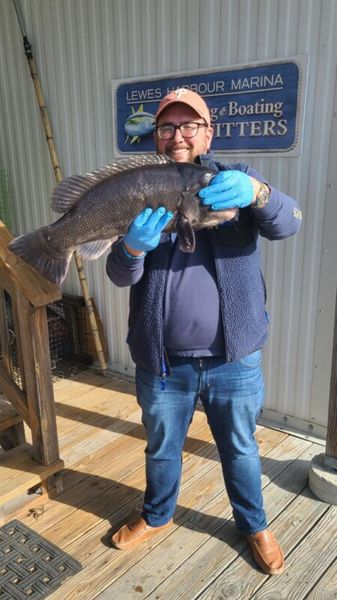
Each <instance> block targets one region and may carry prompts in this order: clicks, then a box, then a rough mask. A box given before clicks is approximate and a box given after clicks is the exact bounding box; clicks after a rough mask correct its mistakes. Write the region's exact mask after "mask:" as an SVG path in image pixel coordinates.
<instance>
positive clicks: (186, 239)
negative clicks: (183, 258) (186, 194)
mask: <svg viewBox="0 0 337 600" xmlns="http://www.w3.org/2000/svg"><path fill="white" fill-rule="evenodd" d="M174 225H175V228H176V231H177V236H178V239H179V248H180V250H182V251H183V252H194V250H195V235H194V231H193V228H192V225H191V223H190V221H189V220H188V219H187V217H185V215H183V214H181V213H179V214H178V215H177V217H176V219H175V223H174Z"/></svg>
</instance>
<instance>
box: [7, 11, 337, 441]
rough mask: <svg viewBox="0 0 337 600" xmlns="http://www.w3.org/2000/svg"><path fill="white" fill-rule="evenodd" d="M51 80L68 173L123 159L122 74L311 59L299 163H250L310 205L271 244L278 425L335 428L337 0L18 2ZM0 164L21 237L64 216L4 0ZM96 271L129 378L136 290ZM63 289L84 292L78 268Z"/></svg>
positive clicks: (269, 349)
mask: <svg viewBox="0 0 337 600" xmlns="http://www.w3.org/2000/svg"><path fill="white" fill-rule="evenodd" d="M16 1H17V4H18V6H19V8H20V10H21V12H22V16H23V22H24V24H25V28H26V32H27V35H28V38H29V40H30V42H31V43H32V46H33V52H34V56H35V59H36V62H37V66H38V72H39V76H40V80H41V83H42V88H43V92H44V95H45V99H46V105H47V108H48V112H49V115H50V119H51V122H52V126H53V132H54V137H55V142H56V147H57V150H58V154H59V158H60V162H61V166H62V168H63V172H64V175H70V174H73V173H75V172H76V173H83V172H86V171H88V170H91V169H93V168H96V167H99V166H102V165H103V164H105V163H108V162H109V161H111V160H112V159H113V154H112V152H113V150H112V148H113V144H112V133H111V132H112V123H111V118H112V117H111V91H110V84H111V80H112V79H114V78H127V77H134V76H142V75H147V74H159V73H160V74H165V73H168V72H174V71H180V70H187V69H193V68H196V69H197V68H205V67H217V66H221V65H224V66H229V65H232V64H238V63H249V62H254V61H258V60H268V59H274V58H280V59H281V58H286V57H291V56H294V55H297V54H307V55H308V57H309V79H308V92H307V106H306V114H305V120H304V144H303V151H302V154H301V155H300V156H299V157H295V158H289V157H288V158H287V157H281V158H277V157H272V158H251V159H249V162H250V163H251V164H252V165H253V166H255V167H256V168H258V169H259V170H261V171H262V172H263V173H264V174H265V175H266V176H267V177H268V178H269V179H270V180H271V181H272V183H273V184H274V185H276V186H278V187H280V188H281V189H282V190H284V191H286V192H288V193H289V194H290V195H293V196H295V197H297V198H298V199H299V202H300V204H301V208H302V209H303V213H304V222H303V227H302V230H301V232H300V233H299V234H298V235H297V236H296V237H295V238H293V239H290V240H287V241H285V242H277V243H265V244H264V245H263V270H264V273H265V276H266V280H267V288H268V309H269V312H270V313H271V321H272V325H271V332H270V338H269V341H268V344H267V346H266V348H265V352H264V357H265V373H266V384H267V385H266V392H267V393H266V412H265V414H266V415H267V416H268V417H274V418H276V419H282V418H283V417H284V416H287V417H288V421H289V422H291V423H295V424H296V425H297V426H299V427H301V428H302V429H303V430H307V427H308V424H310V425H311V428H312V427H313V428H314V429H313V432H314V433H315V431H318V430H319V426H324V425H325V424H326V420H327V407H328V395H329V383H330V367H331V347H332V333H333V332H332V327H333V314H334V301H335V289H336V281H337V261H336V258H335V257H336V253H337V234H336V231H337V227H336V225H337V202H336V189H337V168H336V166H337V165H336V151H337V125H336V119H337V117H336V115H337V91H336V89H337V87H336V86H337V82H336V67H337V2H336V1H335V0H21V2H20V0H16ZM0 69H1V85H0V103H1V106H0V128H1V136H0V167H5V168H6V169H7V170H8V172H9V174H10V178H11V183H12V188H13V204H14V206H15V232H16V233H22V232H25V231H29V230H31V229H34V228H36V227H37V226H40V225H42V224H46V223H48V222H50V221H51V220H52V219H53V214H52V213H51V210H50V208H49V196H50V191H51V189H52V186H53V172H52V169H51V166H50V162H49V156H48V153H47V148H46V142H45V139H44V134H43V131H42V127H41V123H40V116H39V111H38V109H37V106H36V100H35V95H34V90H33V87H32V82H31V79H30V75H29V70H28V65H27V61H26V58H25V56H24V52H23V48H22V37H21V33H20V30H19V27H18V22H17V20H16V15H15V11H14V7H13V2H12V0H0ZM104 263H105V260H104V258H101V259H100V260H98V261H96V262H95V263H87V265H86V270H87V274H88V279H89V285H90V290H91V295H92V297H93V298H94V299H95V301H96V303H97V305H98V307H99V312H100V316H101V318H102V321H103V324H104V327H105V331H106V334H107V337H108V341H109V351H110V361H111V363H110V364H111V366H112V367H113V368H115V369H118V370H121V371H123V370H125V371H130V372H132V366H133V365H132V361H131V360H130V357H129V353H128V350H127V346H126V344H125V337H126V321H127V312H128V308H127V304H128V291H127V290H120V289H116V288H115V287H114V286H113V285H112V284H110V282H109V280H108V279H107V277H106V276H105V265H104ZM64 287H65V290H66V291H71V292H72V293H79V285H78V281H77V275H76V272H75V269H74V267H72V271H71V276H69V277H68V279H67V282H66V284H65V286H64Z"/></svg>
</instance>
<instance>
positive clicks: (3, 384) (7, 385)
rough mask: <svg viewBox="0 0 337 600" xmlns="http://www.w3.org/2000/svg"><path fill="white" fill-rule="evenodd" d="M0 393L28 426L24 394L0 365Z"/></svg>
mask: <svg viewBox="0 0 337 600" xmlns="http://www.w3.org/2000/svg"><path fill="white" fill-rule="evenodd" d="M0 391H1V392H3V393H4V394H5V396H6V397H7V398H8V400H9V401H10V402H11V403H12V404H13V406H14V407H15V408H16V410H17V411H18V413H19V415H20V416H21V417H22V418H23V420H24V421H26V423H27V425H29V426H30V419H29V412H28V406H27V397H26V394H25V393H24V392H22V391H21V390H20V388H19V387H18V386H17V385H16V384H15V382H14V381H13V380H12V379H11V377H10V376H9V375H8V373H7V371H6V370H5V369H4V367H3V366H2V365H0Z"/></svg>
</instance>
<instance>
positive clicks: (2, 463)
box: [0, 444, 64, 506]
mask: <svg viewBox="0 0 337 600" xmlns="http://www.w3.org/2000/svg"><path fill="white" fill-rule="evenodd" d="M63 467H64V462H63V461H62V460H58V461H57V462H55V463H54V464H52V465H47V466H46V465H42V464H40V463H37V462H36V461H35V460H34V459H33V458H32V456H31V446H30V445H29V444H22V445H20V446H17V447H16V448H12V449H11V450H8V451H7V452H5V453H4V454H3V455H2V456H1V460H0V482H1V485H0V506H2V505H4V504H6V502H10V501H11V500H13V499H15V498H16V497H17V496H19V495H21V494H25V493H29V491H30V490H32V489H33V488H35V487H36V486H38V485H39V484H41V483H42V482H44V481H46V480H47V478H48V477H50V476H51V475H54V474H55V473H58V472H59V471H61V469H63Z"/></svg>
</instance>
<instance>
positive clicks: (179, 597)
mask: <svg viewBox="0 0 337 600" xmlns="http://www.w3.org/2000/svg"><path fill="white" fill-rule="evenodd" d="M54 391H55V398H56V411H57V422H58V432H59V441H60V454H61V458H62V459H63V460H64V462H65V470H64V475H63V485H64V491H63V492H62V493H61V494H60V495H59V496H57V498H56V499H54V500H51V501H49V502H47V504H46V505H45V506H44V507H43V509H42V508H41V509H39V506H36V507H35V508H33V509H29V510H27V509H26V510H25V512H23V513H22V514H21V515H20V516H19V517H18V518H19V519H20V521H21V522H23V523H25V524H26V525H28V526H29V527H31V528H32V529H34V530H35V531H36V532H38V533H40V534H41V535H43V536H44V537H45V538H46V539H48V540H49V541H50V542H53V543H54V544H56V545H57V546H58V547H60V548H62V549H63V550H65V551H66V552H67V553H68V554H70V555H71V556H72V557H73V558H75V559H77V560H78V561H80V563H81V564H82V565H83V569H82V571H81V572H80V573H78V574H77V575H75V576H73V577H72V578H70V579H68V580H67V581H66V582H65V583H64V584H63V585H62V586H61V587H60V588H59V589H58V590H57V591H56V592H54V593H53V594H52V595H50V596H49V597H48V600H56V599H58V600H60V599H62V600H68V599H75V598H76V599H77V598H83V599H86V600H93V599H94V598H95V599H99V600H112V599H114V598H121V599H122V600H127V599H131V598H132V599H133V598H134V599H135V600H136V599H137V600H140V599H144V598H148V599H151V600H169V599H175V600H184V599H185V600H192V599H194V598H202V599H203V600H204V599H207V600H211V599H212V600H215V599H216V600H220V599H221V600H224V599H234V598H235V599H237V600H248V599H249V598H254V599H266V600H267V599H268V600H271V599H276V598H277V600H282V599H287V600H289V599H294V600H301V599H302V598H310V599H311V600H313V599H315V600H322V599H329V600H330V599H332V598H337V543H336V541H337V507H333V506H330V505H328V504H324V503H322V502H320V501H319V500H317V499H315V498H314V497H313V496H312V494H311V493H310V491H309V490H308V488H307V477H308V467H309V463H310V460H311V458H312V456H314V455H316V454H319V453H321V452H323V451H324V448H323V447H322V443H319V442H318V443H316V442H313V441H311V440H308V439H304V438H301V437H299V436H294V435H288V434H287V433H286V432H284V431H279V430H276V429H272V428H266V427H262V426H259V427H258V432H257V438H258V441H259V444H260V451H261V455H262V457H263V459H262V464H263V488H264V498H265V505H266V510H267V514H268V518H269V521H270V522H271V527H272V529H273V531H274V532H275V534H276V536H277V537H278V539H279V541H280V542H281V544H282V546H283V548H284V550H285V553H286V556H287V569H286V572H285V574H284V575H282V576H279V577H268V576H266V575H264V574H263V573H262V572H261V571H260V570H259V569H258V568H257V567H256V566H255V565H254V564H253V562H252V560H251V558H250V554H249V552H248V550H247V547H246V543H245V540H244V539H243V538H242V536H240V535H239V534H238V533H237V531H236V528H235V526H234V524H233V520H232V517H231V509H230V506H229V503H228V499H227V496H226V493H225V492H224V488H223V481H222V474H221V468H220V465H219V462H218V458H217V453H216V448H215V445H214V443H213V440H212V438H211V436H210V433H209V430H208V426H207V424H206V419H205V415H204V413H203V412H202V411H201V410H197V411H196V414H195V418H194V420H193V423H192V425H191V427H190V431H189V436H188V440H187V443H186V446H185V451H184V466H183V478H182V485H181V491H180V495H179V499H178V506H177V511H176V514H175V518H174V527H173V528H172V529H170V530H168V531H166V532H164V533H163V534H162V535H161V536H158V537H157V538H156V539H155V540H152V541H151V543H148V544H144V545H142V546H141V547H139V548H137V549H136V550H133V551H124V552H122V551H119V550H116V549H114V548H111V547H110V545H109V534H111V531H112V530H115V529H116V528H118V527H119V526H120V525H121V524H123V523H124V522H125V520H127V519H129V518H130V517H132V516H133V515H134V514H135V513H136V512H137V509H139V508H140V507H141V504H142V494H143V491H144V453H143V451H144V447H145V441H144V433H143V428H142V425H141V424H140V411H139V409H138V406H137V403H136V400H135V396H134V386H133V384H132V383H130V382H129V381H127V380H126V379H121V378H117V377H114V376H109V377H106V378H103V377H101V376H100V375H99V374H97V373H95V372H94V371H91V370H87V371H84V372H82V373H80V374H78V375H76V376H74V377H72V378H71V379H66V380H65V379H64V380H60V381H58V382H56V383H55V384H54ZM10 452H12V451H10ZM0 458H3V454H2V455H1V457H0ZM9 464H11V467H10V469H9V472H10V475H11V476H12V477H13V474H14V475H15V476H16V479H17V480H20V477H21V476H22V474H23V475H24V474H25V470H26V469H27V465H26V463H25V462H21V464H20V463H18V464H15V462H14V459H13V460H12V462H11V463H10V462H9ZM25 465H26V466H25Z"/></svg>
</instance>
